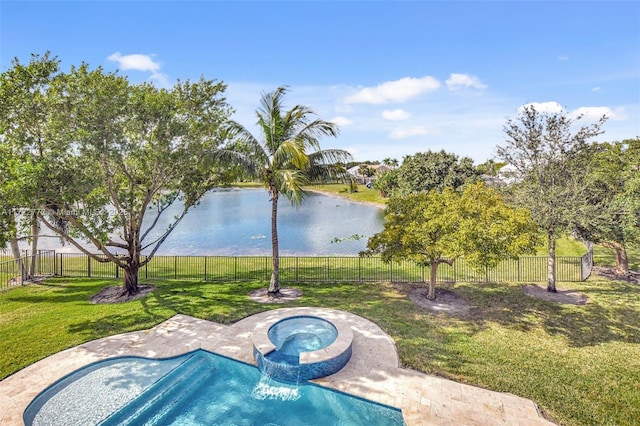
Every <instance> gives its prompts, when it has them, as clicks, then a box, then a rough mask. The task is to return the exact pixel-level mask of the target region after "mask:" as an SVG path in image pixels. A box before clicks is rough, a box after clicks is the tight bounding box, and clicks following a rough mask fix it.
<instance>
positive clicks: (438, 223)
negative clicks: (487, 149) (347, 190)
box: [361, 183, 538, 299]
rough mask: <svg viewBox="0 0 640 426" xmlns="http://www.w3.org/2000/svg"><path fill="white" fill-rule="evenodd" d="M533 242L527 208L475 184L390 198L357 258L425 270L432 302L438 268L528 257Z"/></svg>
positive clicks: (533, 229)
mask: <svg viewBox="0 0 640 426" xmlns="http://www.w3.org/2000/svg"><path fill="white" fill-rule="evenodd" d="M537 242H538V233H537V227H536V225H535V224H534V223H533V222H532V221H531V219H530V216H529V212H528V211H527V210H526V209H514V208H510V207H508V206H507V205H506V204H505V202H504V200H503V199H502V196H501V195H500V194H499V193H497V192H496V191H495V190H493V189H490V188H487V187H486V186H485V185H484V184H483V183H475V184H470V185H468V186H466V187H465V189H464V191H462V192H460V191H457V190H455V189H453V188H451V187H447V188H444V190H443V191H442V192H439V191H437V190H435V189H433V190H431V191H429V192H420V193H416V194H409V195H405V196H396V197H392V198H391V199H390V200H389V203H388V205H387V207H386V209H385V224H384V229H383V231H382V232H379V233H378V234H376V235H374V236H373V237H371V238H370V239H369V241H368V243H367V250H366V251H364V252H362V253H361V255H363V256H371V255H375V254H380V255H381V256H382V259H383V260H384V261H386V262H390V261H400V260H404V259H408V260H412V261H414V262H415V263H416V264H418V265H420V266H429V267H430V280H429V295H428V297H429V298H430V299H433V298H435V285H436V273H437V268H438V266H439V265H440V264H441V263H447V264H452V262H453V260H455V259H456V258H458V257H460V256H464V257H465V258H466V259H467V260H468V261H469V262H470V264H471V265H472V266H473V267H474V268H476V269H478V270H483V269H484V268H492V267H495V266H496V265H497V264H498V262H500V261H501V260H504V259H508V258H514V257H517V256H519V255H520V254H524V253H530V252H533V251H534V250H535V246H536V244H537Z"/></svg>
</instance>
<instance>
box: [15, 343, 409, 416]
mask: <svg viewBox="0 0 640 426" xmlns="http://www.w3.org/2000/svg"><path fill="white" fill-rule="evenodd" d="M24 421H25V424H26V425H27V426H31V425H38V426H43V425H65V426H73V425H83V426H87V425H103V426H112V425H176V426H177V425H180V426H195V425H207V426H209V425H307V424H312V425H404V420H403V418H402V413H401V412H400V410H397V409H395V408H392V407H388V406H385V405H381V404H377V403H375V402H372V401H367V400H364V399H361V398H357V397H354V396H351V395H347V394H344V393H341V392H337V391H333V390H330V389H327V388H323V387H320V386H317V385H313V384H305V385H301V386H290V385H284V384H280V383H277V382H272V381H271V380H270V379H269V378H268V377H265V376H264V375H261V373H260V372H259V371H258V369H257V368H256V367H254V366H251V365H248V364H244V363H241V362H238V361H234V360H231V359H229V358H225V357H222V356H219V355H215V354H212V353H210V352H207V351H204V350H197V351H195V352H191V353H189V354H186V355H183V356H180V357H176V358H171V359H167V360H150V359H145V358H138V357H122V358H116V359H112V360H107V361H101V362H98V363H95V364H92V365H90V366H88V367H85V368H83V369H81V370H78V371H76V372H75V373H72V374H71V375H69V376H67V377H65V378H63V379H62V380H60V381H58V382H57V383H56V384H54V385H52V386H51V387H49V388H47V389H46V390H45V391H44V392H42V393H41V394H40V395H39V396H38V397H36V398H35V399H34V400H33V401H32V402H31V404H30V405H29V407H27V409H26V411H25V413H24Z"/></svg>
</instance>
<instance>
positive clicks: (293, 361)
mask: <svg viewBox="0 0 640 426" xmlns="http://www.w3.org/2000/svg"><path fill="white" fill-rule="evenodd" d="M323 316H324V315H322V314H320V315H313V316H312V315H293V316H291V315H288V316H287V315H285V316H278V315H276V316H274V317H273V318H271V319H270V320H268V321H266V322H264V323H260V324H258V325H257V326H256V327H255V329H254V331H253V354H254V358H255V360H256V362H257V363H258V368H260V370H261V371H262V372H263V373H266V374H267V375H268V376H269V377H271V378H273V379H275V380H279V381H282V382H288V383H299V382H304V381H307V380H311V379H316V378H319V377H324V376H329V375H331V374H334V373H336V372H338V371H339V370H340V369H342V367H344V366H345V365H346V364H347V362H348V361H349V359H350V358H351V346H352V342H353V331H352V330H351V327H349V325H348V324H347V323H346V322H345V321H342V320H338V319H335V318H329V317H323Z"/></svg>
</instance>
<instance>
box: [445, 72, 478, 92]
mask: <svg viewBox="0 0 640 426" xmlns="http://www.w3.org/2000/svg"><path fill="white" fill-rule="evenodd" d="M445 83H446V84H447V87H448V88H449V90H459V89H463V88H466V87H473V88H474V89H486V88H487V85H486V84H484V83H483V82H481V81H480V79H479V78H478V77H476V76H475V75H469V74H451V76H450V77H449V79H447V81H445Z"/></svg>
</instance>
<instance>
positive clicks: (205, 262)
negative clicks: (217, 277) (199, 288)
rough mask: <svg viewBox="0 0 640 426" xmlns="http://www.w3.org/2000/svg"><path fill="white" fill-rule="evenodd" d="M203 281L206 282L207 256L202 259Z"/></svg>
mask: <svg viewBox="0 0 640 426" xmlns="http://www.w3.org/2000/svg"><path fill="white" fill-rule="evenodd" d="M204 280H205V281H206V280H207V256H205V257H204Z"/></svg>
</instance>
